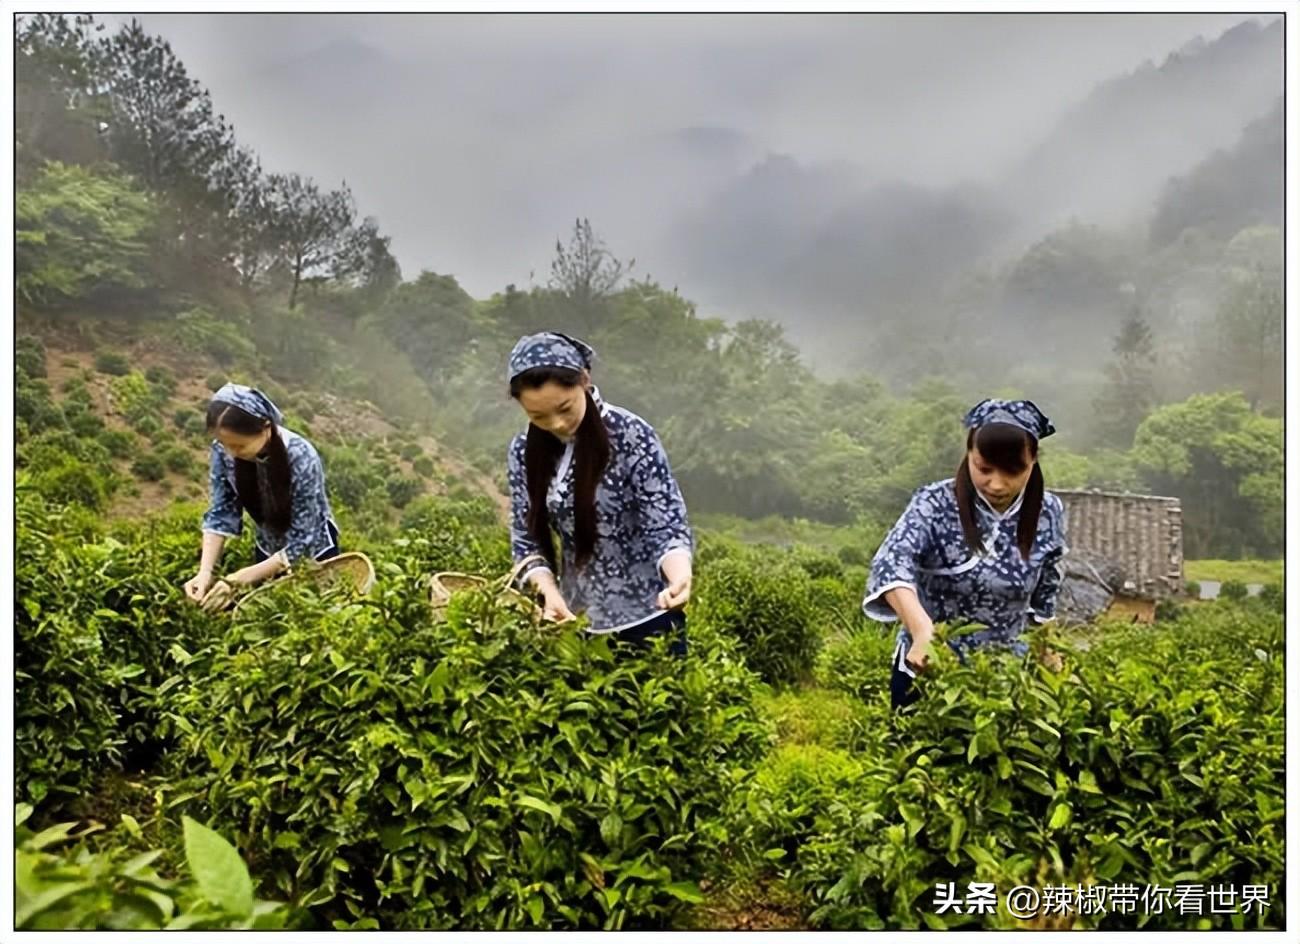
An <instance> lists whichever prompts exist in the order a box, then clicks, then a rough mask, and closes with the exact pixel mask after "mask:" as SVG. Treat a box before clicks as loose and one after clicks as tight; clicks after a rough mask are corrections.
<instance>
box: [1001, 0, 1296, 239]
mask: <svg viewBox="0 0 1300 944" xmlns="http://www.w3.org/2000/svg"><path fill="white" fill-rule="evenodd" d="M1026 78H1027V80H1032V77H1026ZM1283 81H1284V75H1283V56H1282V23H1281V21H1280V20H1278V21H1275V22H1273V23H1271V24H1269V25H1268V26H1261V25H1260V24H1258V23H1256V22H1254V21H1247V22H1244V23H1241V24H1239V25H1238V26H1235V27H1233V28H1232V29H1230V30H1228V31H1227V32H1225V33H1224V34H1223V35H1222V36H1220V37H1219V38H1218V39H1215V40H1213V41H1212V42H1206V41H1205V40H1204V39H1199V38H1198V39H1197V40H1194V41H1193V42H1191V43H1189V44H1187V45H1186V46H1184V47H1183V48H1182V49H1180V50H1178V51H1177V52H1174V53H1172V54H1171V55H1170V56H1169V57H1168V58H1167V59H1166V60H1165V61H1164V62H1163V63H1162V64H1161V65H1159V66H1155V65H1153V64H1151V63H1149V62H1148V63H1144V64H1143V65H1142V66H1141V67H1140V68H1138V69H1136V70H1134V71H1132V72H1130V73H1128V74H1126V75H1122V76H1117V77H1115V78H1112V79H1110V80H1108V81H1106V82H1103V83H1101V84H1100V85H1098V86H1097V87H1096V88H1095V89H1094V90H1093V92H1092V93H1091V94H1090V95H1089V96H1088V97H1087V98H1086V99H1085V100H1084V101H1082V102H1080V103H1079V104H1077V105H1075V106H1074V107H1072V108H1070V109H1069V110H1067V111H1066V113H1065V114H1064V115H1063V116H1062V117H1061V119H1060V121H1059V122H1058V124H1057V126H1056V128H1055V129H1054V130H1053V131H1052V133H1051V134H1050V135H1049V136H1048V137H1047V138H1046V140H1044V141H1042V142H1041V143H1040V144H1038V145H1037V146H1036V147H1034V148H1033V149H1032V150H1030V151H1029V152H1028V153H1027V154H1026V155H1025V157H1024V159H1023V160H1021V161H1020V162H1019V163H1018V164H1017V165H1016V166H1015V167H1014V168H1013V169H1012V171H1011V173H1009V174H1008V175H1007V178H1006V180H1005V181H1004V182H1003V183H1002V184H1001V186H1000V191H1001V193H1002V194H1003V198H1004V199H1005V201H1006V202H1007V204H1008V205H1010V206H1013V207H1015V208H1016V209H1017V212H1018V214H1019V215H1020V216H1021V217H1022V219H1023V224H1022V225H1023V227H1024V229H1025V235H1026V236H1027V237H1028V238H1033V237H1034V236H1036V235H1038V234H1041V233H1043V232H1047V231H1049V230H1051V229H1055V228H1056V227H1058V226H1060V225H1062V224H1064V223H1065V222H1067V221H1068V220H1070V219H1071V218H1078V219H1081V220H1084V221H1086V222H1089V223H1097V224H1102V225H1118V224H1123V223H1128V222H1132V221H1134V220H1141V219H1145V218H1146V217H1147V216H1148V214H1149V212H1150V209H1151V207H1152V205H1153V204H1154V202H1155V200H1156V198H1157V196H1158V195H1159V193H1160V191H1161V188H1162V187H1163V186H1164V184H1165V182H1166V180H1168V178H1169V177H1171V176H1178V175H1183V174H1186V173H1188V172H1189V171H1190V170H1191V169H1192V168H1193V167H1194V166H1195V165H1196V164H1197V163H1198V162H1199V161H1201V160H1202V159H1204V158H1205V157H1206V156H1207V155H1208V154H1210V153H1212V152H1213V151H1215V150H1217V149H1219V148H1226V147H1229V146H1231V145H1232V144H1233V143H1234V142H1235V141H1236V140H1237V138H1238V136H1239V135H1240V133H1241V129H1242V127H1243V126H1244V125H1245V123H1246V122H1247V121H1248V120H1250V119H1251V118H1253V117H1255V116H1258V115H1261V114H1263V113H1264V112H1265V111H1266V110H1267V109H1268V108H1269V106H1270V105H1272V104H1273V101H1274V100H1275V99H1276V98H1277V96H1278V93H1279V91H1280V90H1281V89H1282V86H1283Z"/></svg>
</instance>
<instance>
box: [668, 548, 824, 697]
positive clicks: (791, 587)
mask: <svg viewBox="0 0 1300 944" xmlns="http://www.w3.org/2000/svg"><path fill="white" fill-rule="evenodd" d="M691 612H692V616H693V618H694V619H695V620H697V621H699V622H700V623H703V624H705V625H706V626H708V627H709V628H710V629H712V630H713V631H715V632H717V633H719V634H721V635H724V636H730V637H732V638H734V639H736V640H738V641H739V643H740V652H741V654H742V656H743V658H744V660H745V664H746V665H748V666H749V667H750V668H751V669H753V670H754V671H755V672H757V673H758V674H759V675H761V676H762V677H763V679H764V681H766V682H769V683H771V684H786V683H790V682H794V681H796V680H798V679H799V678H801V677H803V676H805V675H807V674H808V672H809V671H810V670H811V668H812V664H813V659H814V658H815V657H816V654H817V647H818V643H819V636H818V633H817V617H816V613H815V611H814V607H813V602H812V593H811V581H810V580H809V579H808V574H807V573H806V572H805V571H804V570H803V569H802V568H799V567H796V566H793V565H792V564H791V563H790V561H789V560H788V559H786V558H785V557H784V556H783V555H780V554H778V553H776V552H770V551H766V550H765V551H761V552H760V551H757V550H756V551H754V552H752V553H750V554H748V555H746V557H744V558H741V559H737V558H733V559H723V560H717V561H715V562H714V563H713V564H712V565H711V566H710V567H709V568H708V569H707V570H706V569H704V568H703V567H702V566H701V569H700V580H699V589H698V592H697V593H696V594H693V603H692V610H691Z"/></svg>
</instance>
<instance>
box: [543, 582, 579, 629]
mask: <svg viewBox="0 0 1300 944" xmlns="http://www.w3.org/2000/svg"><path fill="white" fill-rule="evenodd" d="M542 618H543V619H547V620H550V621H551V622H553V623H567V622H569V620H572V619H577V617H576V616H574V615H573V613H572V611H571V610H570V609H569V604H567V603H565V602H564V597H562V596H560V593H559V591H558V590H554V591H550V592H548V593H546V594H544V595H543V596H542Z"/></svg>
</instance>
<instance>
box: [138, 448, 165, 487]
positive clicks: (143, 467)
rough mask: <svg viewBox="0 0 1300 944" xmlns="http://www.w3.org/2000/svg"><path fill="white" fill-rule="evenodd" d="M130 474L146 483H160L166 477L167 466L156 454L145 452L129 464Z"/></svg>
mask: <svg viewBox="0 0 1300 944" xmlns="http://www.w3.org/2000/svg"><path fill="white" fill-rule="evenodd" d="M131 474H132V475H134V476H135V477H136V478H138V479H144V481H146V482H161V481H162V480H163V477H164V476H166V475H167V466H166V465H165V464H164V462H163V458H162V456H160V455H159V454H158V453H156V452H153V451H145V452H142V453H141V454H140V455H139V456H137V457H136V460H135V462H133V463H131Z"/></svg>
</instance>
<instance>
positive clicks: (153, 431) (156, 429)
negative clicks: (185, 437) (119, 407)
mask: <svg viewBox="0 0 1300 944" xmlns="http://www.w3.org/2000/svg"><path fill="white" fill-rule="evenodd" d="M127 422H128V424H129V425H130V427H131V428H132V429H133V430H135V431H136V432H137V433H139V434H140V435H141V436H143V437H144V438H145V439H147V440H149V442H151V443H153V444H154V445H157V444H158V443H159V441H160V440H161V439H162V435H163V425H162V423H160V422H158V418H157V417H156V416H148V415H146V416H140V417H138V418H136V419H135V420H128V421H127Z"/></svg>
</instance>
